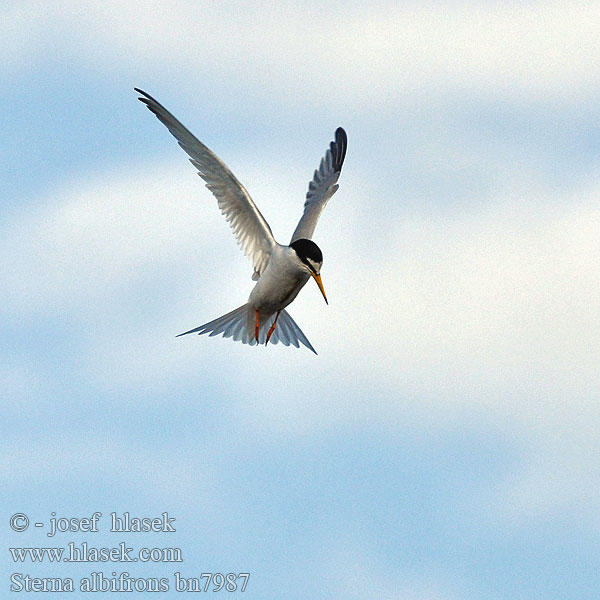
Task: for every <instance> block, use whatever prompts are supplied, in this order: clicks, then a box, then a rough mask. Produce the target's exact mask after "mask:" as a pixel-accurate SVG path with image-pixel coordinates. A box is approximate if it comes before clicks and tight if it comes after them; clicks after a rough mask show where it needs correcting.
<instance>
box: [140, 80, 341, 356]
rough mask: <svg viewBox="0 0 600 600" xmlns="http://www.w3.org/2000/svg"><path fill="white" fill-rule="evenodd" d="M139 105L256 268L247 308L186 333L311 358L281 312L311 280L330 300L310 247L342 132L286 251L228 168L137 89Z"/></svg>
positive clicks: (332, 185) (335, 172)
mask: <svg viewBox="0 0 600 600" xmlns="http://www.w3.org/2000/svg"><path fill="white" fill-rule="evenodd" d="M135 91H136V92H139V93H140V94H141V96H142V97H141V98H139V99H140V100H141V101H142V102H143V103H144V104H145V105H146V106H147V107H148V109H149V110H150V111H152V112H153V113H154V114H155V115H156V116H157V117H158V119H159V121H161V123H163V124H164V125H165V126H166V127H167V129H168V130H169V131H170V132H171V134H172V135H173V136H174V137H175V139H176V140H177V141H178V142H179V145H180V146H181V147H182V148H183V150H185V152H186V153H187V154H188V155H189V157H190V162H191V163H192V164H193V165H194V167H196V169H198V174H199V175H200V177H202V179H204V181H205V182H206V187H207V188H208V189H209V190H210V191H211V192H212V193H213V194H214V195H215V197H216V199H217V203H218V205H219V208H220V209H221V212H222V213H223V215H225V218H226V219H227V221H228V222H229V224H230V225H231V228H232V229H233V233H234V234H235V237H236V238H237V241H238V244H239V245H240V246H241V247H242V250H243V251H244V254H246V255H247V256H248V257H249V258H250V260H251V261H252V264H253V266H254V274H253V275H252V279H253V280H254V281H256V285H255V286H254V289H253V290H252V292H251V293H250V297H249V298H248V302H247V303H246V304H244V305H242V306H240V307H239V308H236V309H235V310H232V311H231V312H229V313H227V314H226V315H223V316H222V317H219V318H218V319H215V320H214V321H210V322H209V323H205V324H204V325H200V327H195V328H194V329H190V330H189V331H186V332H185V333H181V334H179V335H187V334H188V333H198V334H203V333H208V334H209V335H210V336H214V335H218V334H223V337H231V338H233V340H235V341H239V342H242V343H244V344H250V345H251V346H253V345H255V344H261V343H264V344H265V345H266V344H268V343H269V342H271V343H273V344H277V343H278V342H281V343H282V344H284V345H285V346H289V345H290V344H292V345H294V346H295V347H296V348H299V347H300V343H302V344H304V346H306V347H307V348H309V349H310V350H312V351H313V352H314V353H315V354H316V351H315V349H314V348H313V347H312V345H311V343H310V342H309V341H308V339H307V337H306V336H305V335H304V334H303V333H302V330H301V329H300V327H298V325H296V323H295V321H294V320H293V319H292V317H291V316H290V315H289V313H288V312H287V311H286V310H285V307H286V306H288V304H290V303H291V302H292V301H293V300H294V298H296V296H297V295H298V292H299V291H300V290H301V289H302V288H303V287H304V285H305V284H306V282H307V281H308V280H309V279H310V278H311V277H312V278H313V279H314V280H315V281H316V282H317V285H318V286H319V289H320V290H321V293H322V294H323V298H325V302H327V296H326V295H325V289H324V288H323V283H322V281H321V265H322V264H323V254H322V252H321V250H320V249H319V247H318V246H317V245H316V244H315V243H314V242H313V241H312V239H311V238H312V235H313V232H314V230H315V227H316V225H317V221H318V220H319V216H320V215H321V212H322V211H323V209H324V208H325V205H326V204H327V202H328V200H329V198H331V196H333V194H335V192H336V191H337V189H338V187H339V186H338V184H337V181H338V179H339V177H340V172H341V170H342V165H343V163H344V157H345V156H346V147H347V145H348V139H347V137H346V132H345V131H344V130H343V129H342V128H341V127H339V128H338V129H337V130H336V132H335V141H333V142H331V143H330V144H329V148H328V149H327V151H326V153H325V156H324V157H323V158H322V160H321V163H320V165H319V168H318V169H317V170H316V171H315V174H314V176H313V178H312V181H311V182H310V183H309V184H308V192H307V194H306V202H305V203H304V213H303V214H302V217H301V218H300V221H299V222H298V225H297V226H296V230H295V231H294V233H293V235H292V239H291V241H290V244H289V245H288V246H286V245H282V244H279V243H278V242H276V241H275V238H274V237H273V233H272V232H271V228H270V227H269V224H268V223H267V222H266V221H265V218H264V217H263V216H262V214H261V213H260V211H259V210H258V208H257V207H256V204H254V201H253V200H252V198H251V197H250V194H248V192H247V191H246V188H245V187H244V186H243V185H242V184H241V183H240V182H239V181H238V180H237V178H236V177H235V175H234V174H233V173H232V172H231V171H230V170H229V168H228V167H227V165H225V163H224V162H223V161H222V160H221V159H220V158H219V157H218V156H217V155H216V154H214V153H213V152H212V151H211V150H210V149H209V148H207V147H206V146H205V145H204V144H203V143H202V142H201V141H200V140H198V139H197V138H196V137H195V136H194V135H192V133H190V131H188V130H187V129H186V128H185V127H184V126H183V125H182V124H181V123H180V122H179V121H178V120H177V119H176V118H175V117H174V116H173V115H172V114H171V113H170V112H169V111H168V110H167V109H166V108H165V107H164V106H162V104H160V103H158V102H157V101H156V100H155V99H154V98H153V97H152V96H150V94H147V93H146V92H144V91H142V90H140V89H138V88H135Z"/></svg>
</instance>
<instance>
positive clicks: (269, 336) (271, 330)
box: [265, 311, 281, 346]
mask: <svg viewBox="0 0 600 600" xmlns="http://www.w3.org/2000/svg"><path fill="white" fill-rule="evenodd" d="M280 312H281V311H277V314H276V315H275V320H274V321H273V325H271V327H270V329H269V331H268V332H267V341H266V342H265V346H266V345H267V344H268V343H269V340H270V339H271V336H272V335H273V332H274V331H275V325H277V319H278V318H279V313H280Z"/></svg>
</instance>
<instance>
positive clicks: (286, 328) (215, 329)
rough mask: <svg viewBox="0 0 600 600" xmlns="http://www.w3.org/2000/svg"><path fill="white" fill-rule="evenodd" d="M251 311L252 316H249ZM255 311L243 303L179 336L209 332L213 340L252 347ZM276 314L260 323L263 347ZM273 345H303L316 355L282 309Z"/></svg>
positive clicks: (253, 342) (259, 337) (260, 340)
mask: <svg viewBox="0 0 600 600" xmlns="http://www.w3.org/2000/svg"><path fill="white" fill-rule="evenodd" d="M251 312H252V314H250V313H251ZM253 313H254V311H251V309H250V306H249V305H248V304H244V305H242V306H240V307H238V308H236V309H235V310H232V311H231V312H228V313H227V314H225V315H223V316H221V317H218V318H217V319H214V320H213V321H209V322H208V323H205V324H204V325H200V326H199V327H195V328H194V329H190V330H189V331H186V332H184V333H180V334H179V335H178V336H177V337H180V336H182V335H187V334H188V333H197V334H198V335H202V334H204V333H207V334H208V335H209V336H210V337H212V336H215V335H219V334H223V337H225V338H228V337H230V338H232V339H233V341H235V342H242V343H243V344H249V345H250V346H254V345H256V339H255V337H254V327H253V326H252V324H253V323H254V314H253ZM274 320H275V315H272V316H271V317H270V318H268V319H265V320H264V322H263V323H261V326H260V330H259V333H258V339H259V342H260V343H262V344H264V343H265V342H266V340H267V331H268V330H269V328H270V327H271V325H272V324H273V321H274ZM269 342H270V343H272V344H277V343H279V342H281V343H282V344H283V345H284V346H289V345H290V344H292V345H294V346H295V347H296V348H299V347H300V344H303V345H304V346H306V347H307V348H308V349H309V350H311V351H312V352H314V353H315V354H316V353H317V352H316V350H315V349H314V348H313V347H312V345H311V343H310V342H309V341H308V338H307V337H306V336H305V335H304V333H302V330H301V329H300V327H298V325H296V322H295V321H294V319H292V317H291V316H290V314H289V313H288V312H287V311H285V310H282V311H281V313H280V314H279V319H278V320H277V326H276V327H275V329H274V331H273V334H272V335H271V339H270V340H269Z"/></svg>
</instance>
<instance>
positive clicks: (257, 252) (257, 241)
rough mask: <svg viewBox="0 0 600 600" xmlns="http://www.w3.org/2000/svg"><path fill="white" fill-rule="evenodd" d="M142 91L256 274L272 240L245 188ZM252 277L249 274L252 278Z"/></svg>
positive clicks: (203, 146)
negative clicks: (204, 184) (219, 212)
mask: <svg viewBox="0 0 600 600" xmlns="http://www.w3.org/2000/svg"><path fill="white" fill-rule="evenodd" d="M135 91H136V92H138V93H140V94H142V96H143V97H142V98H140V99H139V100H140V101H141V102H143V103H144V104H145V105H146V106H147V107H148V109H149V110H150V111H151V112H153V113H154V114H155V115H156V117H157V118H158V120H159V121H160V122H161V123H163V125H165V126H166V127H167V129H168V130H169V131H170V132H171V134H172V135H173V137H175V139H176V140H177V141H178V143H179V145H180V146H181V147H182V148H183V150H184V151H185V152H186V153H187V154H188V156H189V157H190V162H191V163H192V164H193V165H194V167H196V169H198V174H199V175H200V177H202V179H204V181H205V182H206V187H207V188H208V189H209V190H210V191H211V192H212V193H213V194H214V196H215V197H216V199H217V203H218V205H219V208H220V209H221V212H222V213H223V215H224V216H225V219H226V220H227V221H228V222H229V225H230V226H231V228H232V229H233V233H234V234H235V236H236V239H237V241H238V244H239V245H240V246H241V248H242V250H243V251H244V254H246V256H248V257H249V258H250V260H251V261H252V264H253V266H254V272H255V274H254V276H256V278H257V279H258V277H259V276H260V275H261V274H262V273H263V271H264V270H265V269H266V267H267V264H268V263H269V258H270V256H271V249H272V248H273V246H274V245H275V243H276V242H275V239H274V237H273V233H272V232H271V228H270V227H269V224H268V223H267V222H266V220H265V218H264V217H263V216H262V214H261V213H260V211H259V210H258V208H257V207H256V204H254V201H253V200H252V198H251V197H250V194H248V192H247V191H246V188H244V186H243V185H242V184H241V183H240V182H239V181H238V180H237V179H236V177H235V175H234V174H233V173H232V172H231V171H230V170H229V168H228V167H227V165H226V164H225V163H224V162H223V161H222V160H221V159H220V158H219V157H218V156H217V155H216V154H214V152H212V151H211V150H210V149H209V148H207V147H206V146H205V145H204V144H203V143H202V142H201V141H200V140H198V139H197V138H196V137H195V136H194V135H193V134H192V133H191V132H190V131H189V130H188V129H186V128H185V127H184V126H183V125H182V124H181V122H180V121H178V120H177V119H176V118H175V117H174V116H173V115H172V114H171V113H170V112H169V111H168V110H167V109H166V108H165V107H164V106H163V105H162V104H160V103H159V102H157V101H156V100H155V99H154V98H153V97H152V96H150V94H147V93H146V92H144V91H142V90H140V89H138V88H135ZM254 276H253V277H254Z"/></svg>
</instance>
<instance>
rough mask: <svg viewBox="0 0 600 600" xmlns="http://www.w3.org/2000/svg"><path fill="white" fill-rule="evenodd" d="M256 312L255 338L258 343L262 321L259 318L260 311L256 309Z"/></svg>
mask: <svg viewBox="0 0 600 600" xmlns="http://www.w3.org/2000/svg"><path fill="white" fill-rule="evenodd" d="M255 313H256V326H255V328H254V339H256V343H257V344H258V330H259V329H260V321H259V319H258V311H257V310H256V311H255Z"/></svg>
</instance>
